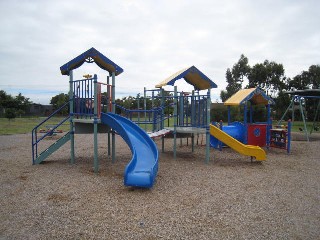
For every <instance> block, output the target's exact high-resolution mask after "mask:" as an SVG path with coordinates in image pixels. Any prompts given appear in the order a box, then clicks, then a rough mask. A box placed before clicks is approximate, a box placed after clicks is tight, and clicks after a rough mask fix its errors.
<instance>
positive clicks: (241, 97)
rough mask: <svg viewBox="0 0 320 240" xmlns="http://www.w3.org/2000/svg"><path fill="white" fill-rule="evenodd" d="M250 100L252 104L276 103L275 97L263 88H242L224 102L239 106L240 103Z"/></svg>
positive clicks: (228, 104)
mask: <svg viewBox="0 0 320 240" xmlns="http://www.w3.org/2000/svg"><path fill="white" fill-rule="evenodd" d="M248 101H249V102H251V104H252V105H268V104H274V101H273V99H272V98H270V97H269V96H267V95H266V94H265V92H264V91H263V90H262V89H260V88H249V89H241V90H239V91H238V92H236V93H235V94H233V95H232V96H231V97H230V98H228V99H227V100H226V101H225V102H224V105H227V106H238V105H240V104H246V103H247V102H248Z"/></svg>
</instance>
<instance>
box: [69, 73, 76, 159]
mask: <svg viewBox="0 0 320 240" xmlns="http://www.w3.org/2000/svg"><path fill="white" fill-rule="evenodd" d="M69 100H70V102H69V108H70V157H71V158H70V163H71V164H74V162H75V161H74V125H73V101H74V98H73V71H72V70H71V71H70V75H69Z"/></svg>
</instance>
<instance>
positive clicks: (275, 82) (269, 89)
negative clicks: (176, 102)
mask: <svg viewBox="0 0 320 240" xmlns="http://www.w3.org/2000/svg"><path fill="white" fill-rule="evenodd" d="M225 77H226V82H227V86H226V89H225V90H222V91H221V92H220V98H221V100H222V102H224V101H225V100H227V99H228V98H229V97H231V96H232V95H233V94H234V93H236V92H237V91H239V90H240V89H243V88H251V87H260V88H261V89H263V90H264V91H265V92H266V94H267V95H268V96H270V97H272V98H273V99H274V100H275V103H276V104H275V106H273V117H274V118H280V117H281V115H282V113H283V112H284V111H285V109H286V108H287V107H288V105H289V103H290V98H289V95H288V94H285V93H284V92H285V91H289V90H294V89H299V90H302V89H320V65H311V66H310V67H309V68H308V70H305V71H302V72H301V73H300V74H298V75H296V76H295V77H293V78H289V77H287V76H286V75H285V69H284V67H283V65H282V64H281V63H277V62H275V61H269V60H265V61H263V62H262V63H256V64H254V65H253V66H250V65H249V60H248V58H247V57H246V56H244V55H243V54H242V55H241V56H240V58H239V60H238V61H237V62H236V63H235V64H233V66H232V67H231V68H228V69H227V70H226V74H225ZM103 94H105V95H106V93H103ZM165 95H166V96H168V95H170V93H168V92H165ZM160 99H161V98H160V95H159V94H158V95H157V97H156V98H155V99H154V101H152V100H151V99H150V98H148V99H147V100H146V105H147V109H150V108H151V106H152V105H153V106H160V101H161V100H160ZM68 100H69V95H68V94H65V93H60V94H57V95H55V96H53V97H52V98H51V100H50V104H51V105H52V106H53V110H55V109H58V108H59V107H60V106H62V105H63V104H64V103H65V102H67V101H68ZM165 101H166V103H165V105H169V104H170V102H168V101H170V100H168V98H166V100H165ZM31 104H32V102H31V101H30V99H29V98H27V97H25V96H23V95H22V94H21V93H19V94H18V95H17V96H15V97H14V96H11V95H10V94H7V93H6V92H5V91H3V90H0V110H1V111H2V112H0V113H2V114H3V113H4V114H5V115H6V117H8V118H14V117H16V116H17V115H20V116H21V115H24V114H25V113H26V112H27V111H28V108H30V105H31ZM116 104H118V105H121V106H123V107H125V108H127V109H138V108H140V109H142V108H143V107H144V100H143V97H141V96H140V94H138V95H136V96H135V97H133V96H127V97H123V98H121V99H120V98H118V99H116ZM305 104H306V113H307V118H309V119H311V118H312V117H313V115H312V114H314V111H313V110H314V105H315V103H314V101H313V100H312V99H306V101H305ZM65 111H68V110H67V109H65ZM117 111H120V110H117ZM166 111H172V110H170V108H168V109H167V110H166V109H165V112H166ZM225 111H226V109H225V108H221V107H219V108H218V109H215V110H214V111H212V116H211V117H212V120H218V119H219V118H220V119H222V120H225V118H226V116H227V115H226V112H225ZM258 112H259V113H258V114H260V112H261V111H258ZM166 113H168V114H169V113H170V112H166ZM65 114H67V112H66V113H65ZM232 114H233V115H234V116H235V118H241V116H239V113H238V110H236V109H235V110H233V113H232Z"/></svg>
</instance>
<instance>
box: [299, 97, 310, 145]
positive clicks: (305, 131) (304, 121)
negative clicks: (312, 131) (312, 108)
mask: <svg viewBox="0 0 320 240" xmlns="http://www.w3.org/2000/svg"><path fill="white" fill-rule="evenodd" d="M299 108H300V114H301V117H302V120H303V128H304V134H305V135H306V138H307V141H308V142H309V134H308V130H307V125H306V119H305V117H304V113H303V108H302V102H301V97H299Z"/></svg>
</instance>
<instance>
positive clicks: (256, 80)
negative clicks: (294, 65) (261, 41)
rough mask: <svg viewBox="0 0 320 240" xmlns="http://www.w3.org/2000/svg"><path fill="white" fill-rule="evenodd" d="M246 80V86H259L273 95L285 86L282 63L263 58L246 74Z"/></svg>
mask: <svg viewBox="0 0 320 240" xmlns="http://www.w3.org/2000/svg"><path fill="white" fill-rule="evenodd" d="M248 80H249V84H248V86H247V87H260V88H261V89H263V90H264V91H265V92H266V93H267V95H269V96H273V97H276V96H277V93H278V92H279V91H282V90H284V89H285V88H286V78H285V76H284V68H283V65H282V64H281V63H280V64H279V63H276V62H274V61H271V62H270V61H269V60H265V61H264V62H263V63H257V64H255V65H254V66H253V67H252V68H251V70H250V72H249V74H248Z"/></svg>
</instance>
